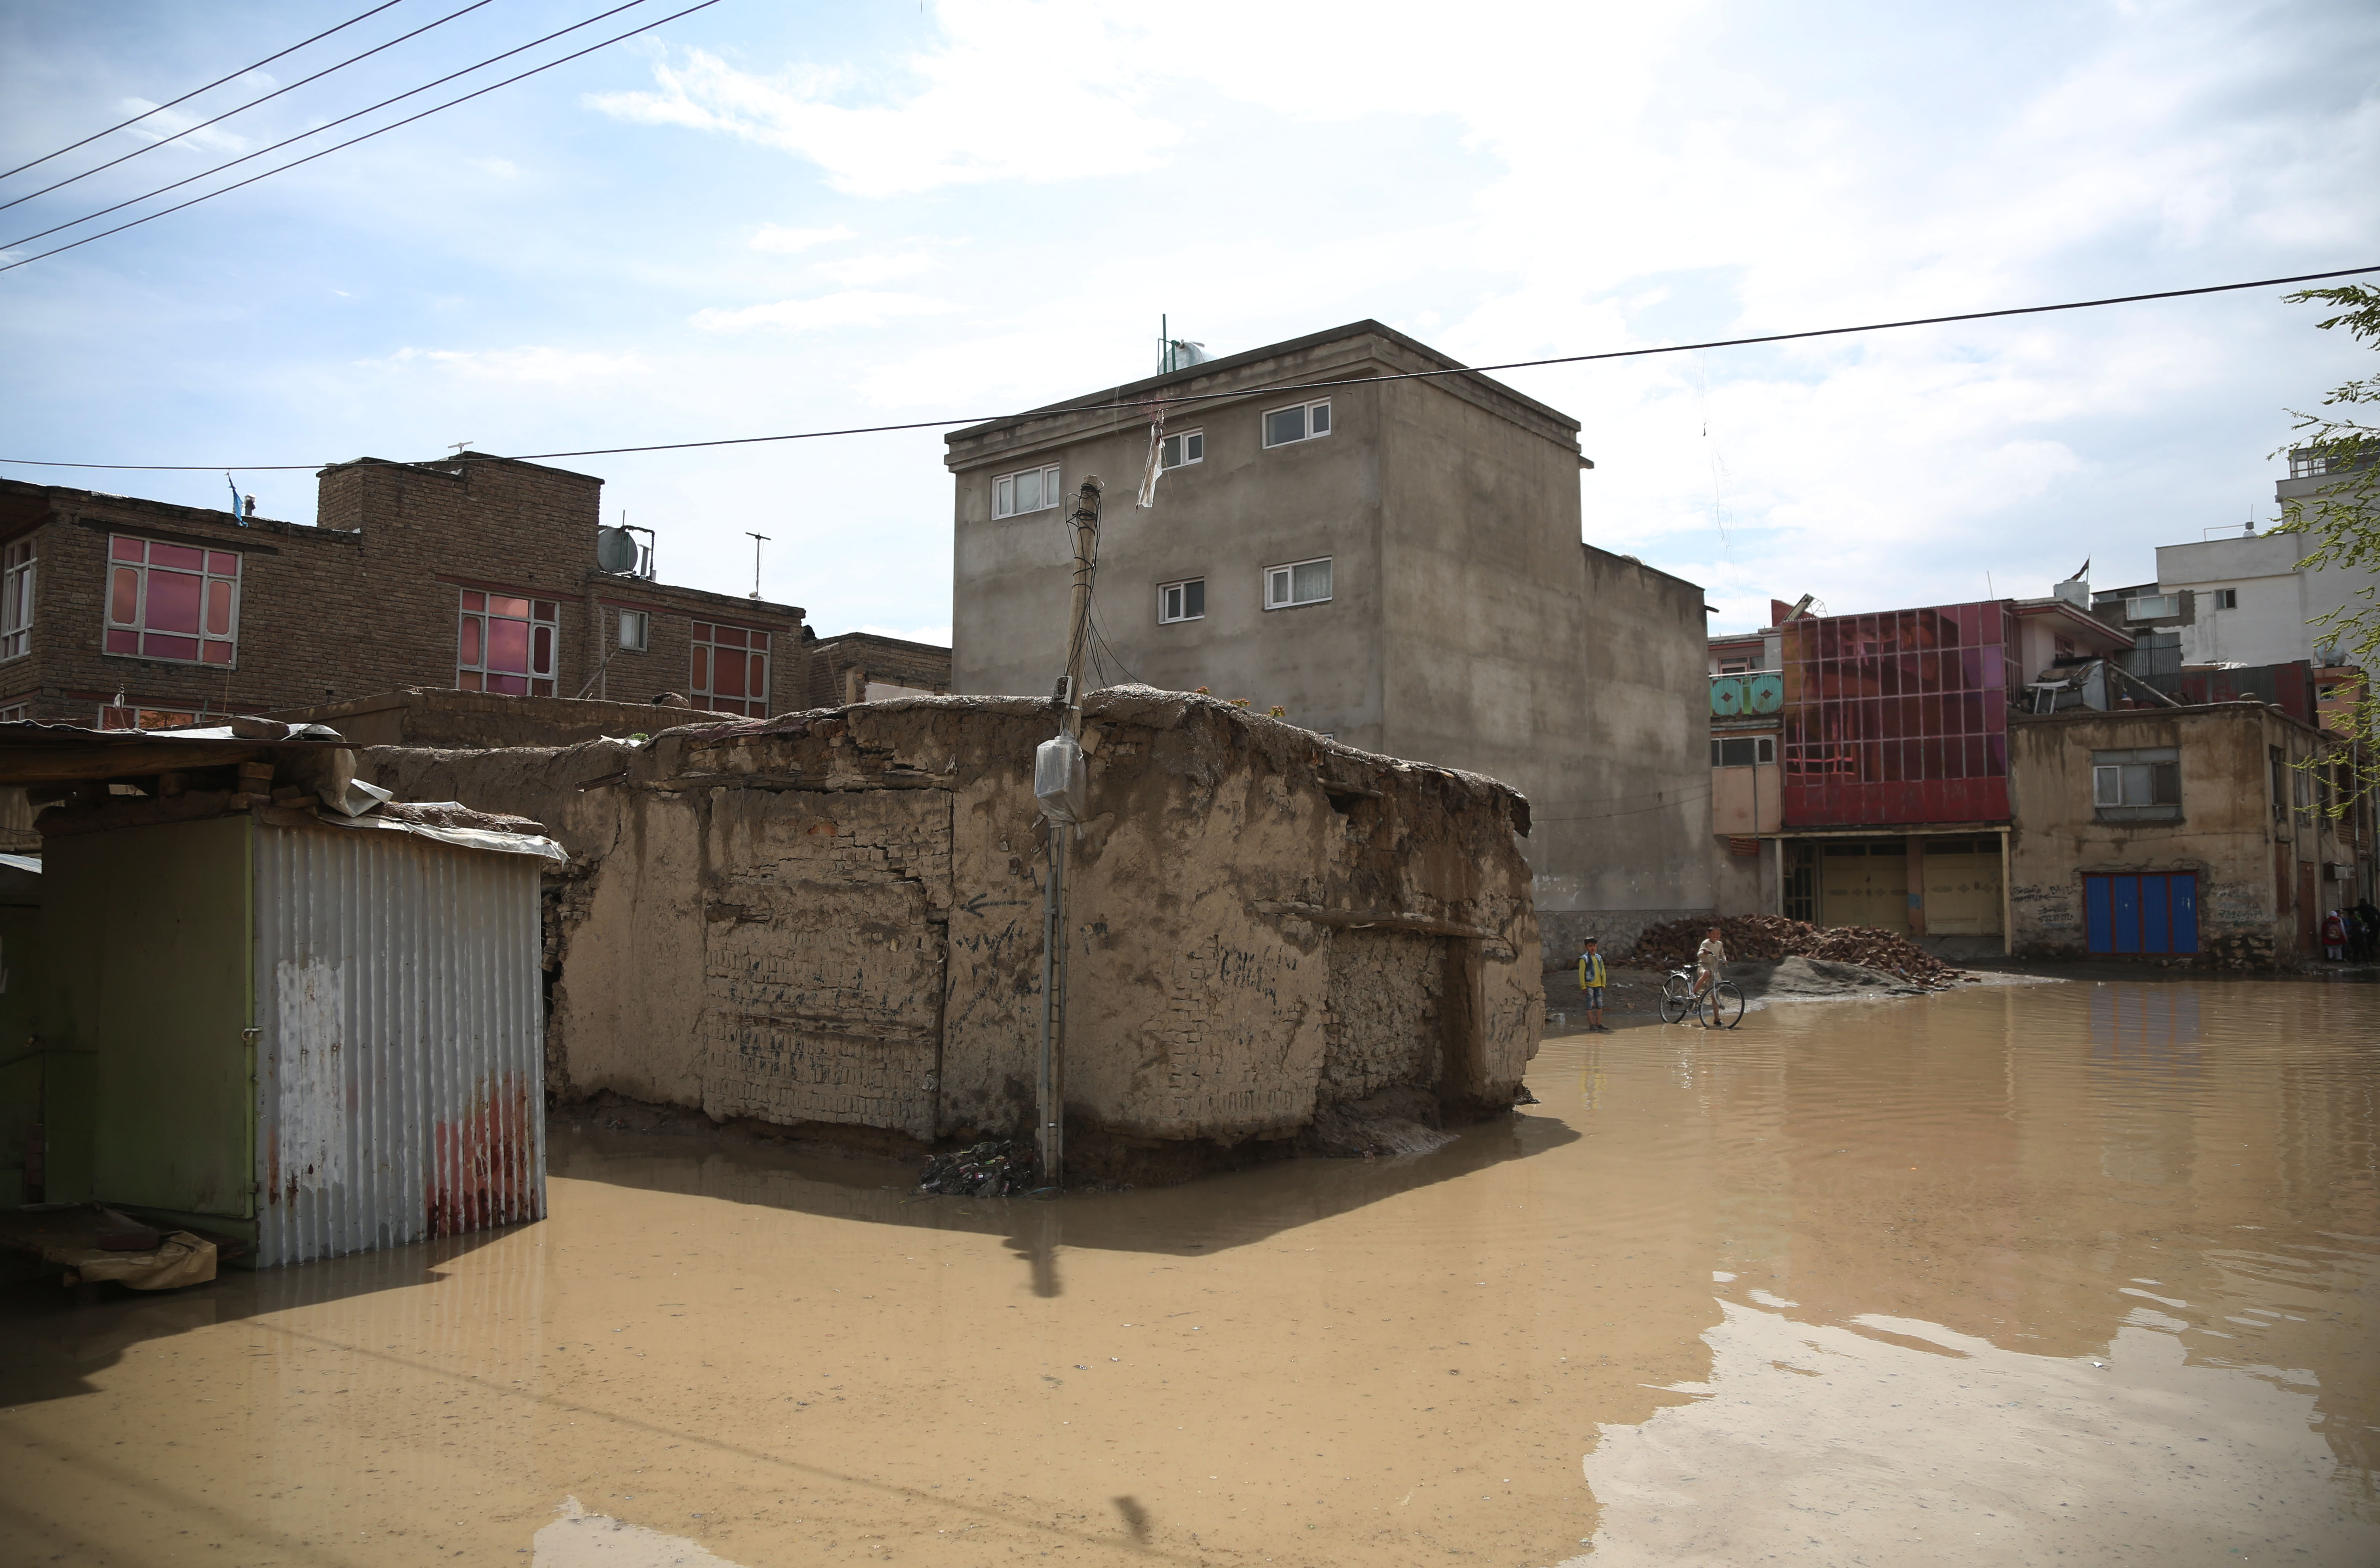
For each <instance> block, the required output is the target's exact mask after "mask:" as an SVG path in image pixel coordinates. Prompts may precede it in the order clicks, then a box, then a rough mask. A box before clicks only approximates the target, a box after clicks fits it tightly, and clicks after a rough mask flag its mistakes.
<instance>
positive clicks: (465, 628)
mask: <svg viewBox="0 0 2380 1568" xmlns="http://www.w3.org/2000/svg"><path fill="white" fill-rule="evenodd" d="M560 622H561V606H560V605H559V604H558V603H556V602H554V601H553V600H550V599H536V600H532V599H530V598H528V596H527V595H525V594H524V595H514V594H504V593H486V592H482V591H480V590H472V589H466V590H462V599H461V602H460V603H459V605H458V607H457V611H456V627H455V686H457V687H460V688H461V689H463V690H465V691H492V692H499V693H501V694H503V695H504V696H507V697H552V696H553V695H554V688H553V682H554V669H553V664H554V648H555V643H556V640H557V638H558V634H559V631H560Z"/></svg>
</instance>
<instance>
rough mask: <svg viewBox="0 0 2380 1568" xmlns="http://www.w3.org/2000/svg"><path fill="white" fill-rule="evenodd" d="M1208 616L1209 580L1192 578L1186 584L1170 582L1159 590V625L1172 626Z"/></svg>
mask: <svg viewBox="0 0 2380 1568" xmlns="http://www.w3.org/2000/svg"><path fill="white" fill-rule="evenodd" d="M1206 614H1207V579H1206V578H1205V577H1191V578H1189V579H1188V580H1186V581H1184V582H1170V583H1166V584H1164V585H1163V586H1161V587H1160V588H1159V589H1158V590H1157V624H1158V625H1159V626H1172V624H1173V623H1174V622H1176V621H1196V620H1201V619H1203V618H1205V616H1206Z"/></svg>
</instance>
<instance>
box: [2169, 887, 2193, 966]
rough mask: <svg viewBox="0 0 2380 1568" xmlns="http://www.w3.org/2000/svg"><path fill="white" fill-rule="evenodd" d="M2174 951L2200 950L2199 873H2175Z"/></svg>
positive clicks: (2188, 951)
mask: <svg viewBox="0 0 2380 1568" xmlns="http://www.w3.org/2000/svg"><path fill="white" fill-rule="evenodd" d="M2173 951H2174V952H2176V953H2195V952H2197V951H2198V873H2197V872H2195V871H2176V872H2175V873H2174V874H2173Z"/></svg>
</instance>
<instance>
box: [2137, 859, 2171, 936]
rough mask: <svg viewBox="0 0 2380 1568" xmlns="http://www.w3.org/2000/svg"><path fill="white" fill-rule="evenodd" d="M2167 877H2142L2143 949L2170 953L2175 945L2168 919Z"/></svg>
mask: <svg viewBox="0 0 2380 1568" xmlns="http://www.w3.org/2000/svg"><path fill="white" fill-rule="evenodd" d="M2168 880H2169V879H2168V878H2165V877H2143V878H2142V879H2141V951H2142V952H2143V953H2170V952H2172V951H2173V945H2172V942H2171V939H2170V933H2169V930H2168V920H2167V918H2166V916H2167V909H2168V905H2167V902H2166V898H2167V890H2166V883H2167V881H2168Z"/></svg>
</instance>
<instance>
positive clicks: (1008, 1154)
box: [917, 1138, 1039, 1197]
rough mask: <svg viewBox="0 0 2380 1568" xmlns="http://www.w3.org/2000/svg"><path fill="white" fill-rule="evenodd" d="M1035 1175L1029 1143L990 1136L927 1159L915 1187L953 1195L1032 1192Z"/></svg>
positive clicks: (981, 1195) (1036, 1175) (1000, 1195)
mask: <svg viewBox="0 0 2380 1568" xmlns="http://www.w3.org/2000/svg"><path fill="white" fill-rule="evenodd" d="M1038 1175H1039V1172H1038V1170H1036V1169H1035V1161H1034V1157H1033V1149H1032V1147H1031V1146H1030V1145H1027V1144H1022V1143H1016V1142H1014V1141H1012V1140H1010V1139H1007V1138H990V1139H987V1140H986V1141H984V1142H982V1143H978V1144H975V1145H973V1146H971V1147H969V1148H966V1149H953V1150H952V1151H951V1152H950V1153H948V1154H937V1155H935V1156H934V1157H933V1158H932V1159H931V1160H929V1161H926V1169H925V1172H924V1173H923V1174H921V1175H919V1176H918V1178H917V1190H918V1191H919V1192H934V1193H942V1194H945V1195H947V1196H950V1197H1012V1196H1014V1194H1017V1193H1020V1192H1031V1191H1032V1190H1033V1189H1034V1188H1035V1187H1036V1186H1037V1185H1039V1184H1038V1180H1037V1178H1038Z"/></svg>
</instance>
